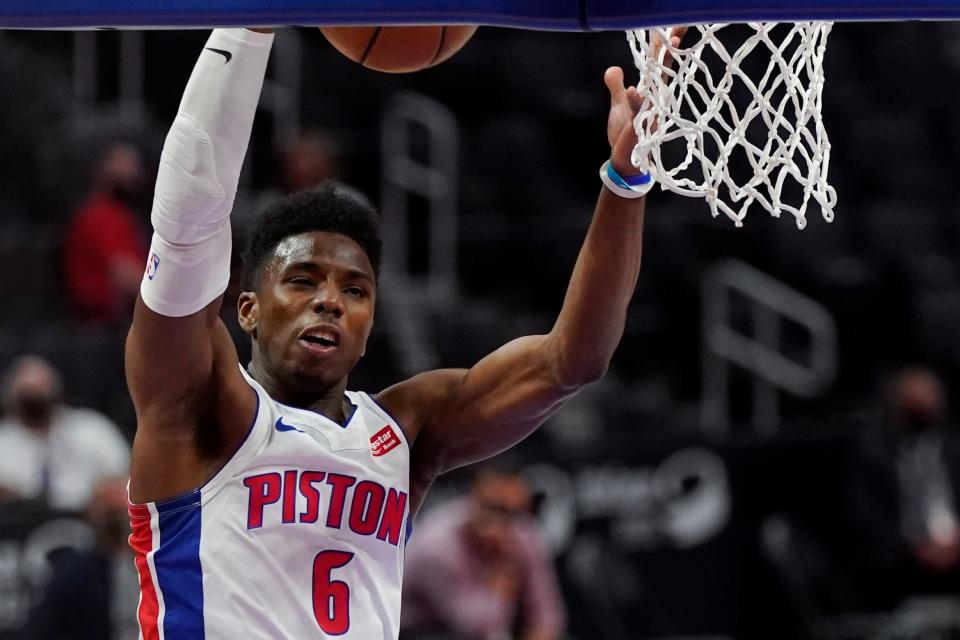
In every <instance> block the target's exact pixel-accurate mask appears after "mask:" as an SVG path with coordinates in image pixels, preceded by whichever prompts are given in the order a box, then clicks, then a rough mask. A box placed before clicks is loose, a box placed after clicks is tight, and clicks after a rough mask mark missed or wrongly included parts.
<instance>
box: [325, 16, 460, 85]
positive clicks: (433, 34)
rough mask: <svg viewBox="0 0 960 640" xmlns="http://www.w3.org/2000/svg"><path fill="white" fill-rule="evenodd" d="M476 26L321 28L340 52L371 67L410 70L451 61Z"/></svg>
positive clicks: (378, 69) (384, 69)
mask: <svg viewBox="0 0 960 640" xmlns="http://www.w3.org/2000/svg"><path fill="white" fill-rule="evenodd" d="M476 30H477V27H476V25H451V26H439V25H438V26H423V27H399V26H398V27H320V31H321V32H322V33H323V35H324V36H326V38H327V40H329V41H330V44H332V45H333V46H334V47H335V48H336V49H337V51H339V52H340V53H342V54H343V55H345V56H347V57H348V58H350V59H351V60H353V61H354V62H359V63H360V64H362V65H363V66H365V67H367V68H368V69H374V70H376V71H384V72H386V73H410V72H411V71H420V70H421V69H427V68H429V67H433V66H436V65H438V64H440V63H441V62H444V61H445V60H448V59H449V58H450V57H451V56H452V55H453V54H455V53H456V52H457V51H459V50H460V49H461V48H463V45H465V44H466V43H467V41H468V40H469V39H470V38H471V37H473V34H474V33H475V32H476Z"/></svg>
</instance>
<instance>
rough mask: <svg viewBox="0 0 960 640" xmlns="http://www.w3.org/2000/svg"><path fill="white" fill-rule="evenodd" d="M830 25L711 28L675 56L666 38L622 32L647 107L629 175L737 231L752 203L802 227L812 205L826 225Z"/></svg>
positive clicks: (832, 200) (829, 208)
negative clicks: (636, 173) (696, 204)
mask: <svg viewBox="0 0 960 640" xmlns="http://www.w3.org/2000/svg"><path fill="white" fill-rule="evenodd" d="M832 26H833V23H831V22H800V23H796V24H787V23H776V22H753V23H748V24H746V25H743V28H744V29H746V30H747V32H746V37H745V38H744V37H743V33H739V32H738V28H739V26H737V25H729V24H717V23H715V24H707V25H700V26H697V27H691V28H690V30H689V32H688V33H687V35H686V37H685V38H684V40H685V42H681V43H680V45H679V46H677V47H673V46H671V45H670V44H669V43H670V38H669V30H668V29H663V28H655V29H650V30H649V31H647V30H642V29H634V30H630V31H628V32H627V40H628V41H629V43H630V48H631V50H632V52H633V59H634V62H635V63H636V65H637V68H638V69H639V70H640V83H639V84H638V85H637V90H638V92H639V94H640V96H641V97H642V98H644V100H645V101H646V104H647V108H645V109H643V110H642V111H641V113H640V114H639V115H638V116H637V118H636V120H635V122H634V125H635V127H636V129H637V134H638V136H639V138H640V142H639V143H638V144H637V147H636V148H635V149H634V153H633V162H634V165H635V166H637V167H638V168H640V169H641V170H642V171H644V172H647V173H651V174H652V175H653V177H654V179H655V180H656V182H657V183H659V184H660V187H661V189H669V190H670V191H673V192H675V193H679V194H681V195H684V196H690V197H698V198H705V199H706V201H707V203H708V205H709V206H710V211H711V213H712V214H713V216H714V217H716V216H718V215H719V214H720V213H723V214H724V215H726V216H727V217H729V218H730V219H731V220H733V221H734V223H735V224H736V226H738V227H739V226H742V225H743V219H744V218H745V217H746V215H747V212H748V210H749V209H750V207H751V205H753V204H755V203H756V204H757V205H759V206H762V207H763V208H764V209H766V210H767V211H769V212H770V213H771V214H772V215H773V216H774V217H780V214H781V212H783V211H788V212H790V213H791V214H793V216H794V218H795V219H796V223H797V227H798V228H800V229H802V228H804V227H805V226H806V223H807V222H806V211H807V206H808V204H809V202H810V200H811V198H812V199H813V200H815V201H816V202H817V203H818V204H819V205H820V208H821V211H822V214H823V217H824V219H825V220H826V221H827V222H830V221H832V220H833V207H834V205H835V204H836V200H837V197H836V191H835V190H834V189H833V187H831V186H830V185H829V184H828V182H827V170H828V168H829V165H830V142H829V140H828V138H827V132H826V130H825V129H824V126H823V118H822V115H821V107H822V92H823V82H824V76H823V55H824V51H825V49H826V44H827V36H828V35H829V34H830V29H831V28H832ZM735 27H738V28H735ZM661 44H662V46H661ZM668 53H669V56H670V58H672V59H673V63H672V64H670V65H669V66H668V65H666V64H664V61H665V56H666V55H667V54H668Z"/></svg>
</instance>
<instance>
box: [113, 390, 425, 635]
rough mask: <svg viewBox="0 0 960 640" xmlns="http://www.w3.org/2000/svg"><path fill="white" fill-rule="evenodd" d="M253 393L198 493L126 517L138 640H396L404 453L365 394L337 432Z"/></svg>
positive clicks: (402, 441) (395, 429) (395, 428)
mask: <svg viewBox="0 0 960 640" xmlns="http://www.w3.org/2000/svg"><path fill="white" fill-rule="evenodd" d="M244 376H245V377H246V378H247V380H248V381H249V383H250V385H251V386H252V387H253V389H254V390H255V391H256V392H257V398H258V402H259V404H258V407H257V415H256V418H255V419H254V421H253V425H252V426H251V427H250V432H249V434H248V435H247V438H246V440H245V441H244V442H243V444H242V445H241V446H240V448H239V449H238V450H237V452H236V454H234V456H233V457H232V458H231V459H230V461H229V462H227V463H226V465H225V466H224V467H223V469H221V470H220V471H219V472H218V473H217V474H216V475H215V476H214V477H213V478H212V479H211V480H210V481H209V482H208V483H207V484H205V485H204V486H203V487H201V488H200V489H197V490H195V491H192V492H191V493H189V494H186V495H183V496H181V497H179V498H175V499H172V500H165V501H162V502H151V503H148V504H144V505H131V507H130V519H131V524H132V528H133V534H132V535H131V538H130V543H131V546H132V547H133V549H134V551H135V552H136V565H137V569H138V571H139V573H140V607H139V610H138V617H139V620H140V629H141V637H142V638H143V639H144V640H198V639H201V638H206V639H209V640H238V639H240V638H243V640H279V639H283V638H291V639H292V638H296V639H297V640H302V639H305V638H333V637H336V638H339V639H346V640H354V639H356V640H379V639H381V638H385V639H391V640H393V639H395V638H396V637H397V635H398V633H399V629H400V585H401V581H402V577H403V552H404V545H405V543H406V532H407V527H408V522H407V520H408V494H409V488H408V482H409V468H410V448H409V443H408V442H407V441H406V436H405V435H404V434H403V431H402V430H401V428H400V425H398V424H397V423H396V422H395V421H394V420H393V419H392V418H391V417H390V416H389V415H388V414H387V413H386V412H385V411H384V410H383V409H382V408H380V407H379V406H378V405H377V404H376V403H375V402H374V401H373V400H372V399H371V398H370V397H369V396H367V395H366V394H364V393H354V392H348V393H347V397H348V399H349V400H350V402H352V403H353V404H354V405H355V407H356V409H355V411H354V413H353V416H352V417H351V418H350V420H349V422H348V423H347V425H346V426H341V425H339V424H337V423H336V422H333V421H331V420H328V419H327V418H325V417H323V416H322V415H320V414H318V413H315V412H312V411H308V410H305V409H298V408H295V407H289V406H286V405H283V404H280V403H279V402H275V401H274V400H273V399H272V398H270V396H268V395H267V393H266V391H264V389H263V387H261V386H260V385H259V384H258V383H257V382H256V381H255V380H253V379H252V378H250V376H248V375H247V373H246V372H244Z"/></svg>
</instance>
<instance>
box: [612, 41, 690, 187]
mask: <svg viewBox="0 0 960 640" xmlns="http://www.w3.org/2000/svg"><path fill="white" fill-rule="evenodd" d="M687 29H688V27H674V28H673V29H671V30H670V31H669V33H670V45H671V46H673V47H678V46H680V41H681V40H682V39H683V36H684V35H685V34H686V33H687ZM661 46H662V44H660V43H659V41H658V42H657V43H655V44H654V51H655V54H656V53H658V52H659V49H660V47H661ZM672 63H673V59H672V58H671V57H670V52H669V50H668V51H667V52H666V53H665V54H664V64H665V65H666V66H670V65H671V64H672ZM603 82H604V83H605V84H606V85H607V89H608V90H609V91H610V115H609V116H608V118H607V141H608V142H609V143H610V163H611V164H612V165H613V168H614V170H615V171H616V172H617V173H619V174H620V175H622V176H632V175H637V173H638V171H637V169H636V168H635V167H634V166H633V162H632V161H631V160H630V156H631V154H632V153H633V148H634V147H635V146H636V144H637V134H636V131H635V130H634V128H633V120H634V118H636V117H637V114H638V113H640V109H642V108H643V99H642V98H641V97H640V94H638V93H637V88H636V87H634V86H632V85H631V86H629V87H625V86H624V84H623V69H621V68H620V67H610V68H609V69H607V70H606V72H605V73H604V74H603Z"/></svg>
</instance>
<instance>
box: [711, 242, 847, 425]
mask: <svg viewBox="0 0 960 640" xmlns="http://www.w3.org/2000/svg"><path fill="white" fill-rule="evenodd" d="M733 294H736V295H739V296H740V297H742V298H743V299H745V300H746V301H747V302H748V303H749V305H750V316H751V320H752V325H753V327H752V328H753V332H752V335H745V334H744V333H741V332H738V331H737V330H736V329H735V328H734V326H733V325H732V324H731V321H732V317H731V308H732V295H733ZM701 300H702V303H703V311H702V313H703V316H702V319H703V322H702V331H703V336H702V337H703V344H702V349H703V354H702V366H703V369H702V383H703V400H702V404H701V415H700V420H701V425H702V426H703V428H704V429H706V430H713V431H718V432H722V433H725V432H726V431H727V430H728V429H729V426H730V417H731V416H730V413H731V412H730V370H731V367H732V366H734V365H736V366H739V367H742V368H743V369H746V370H747V371H748V372H750V373H752V374H753V376H754V377H753V398H752V399H753V406H752V417H751V420H752V424H753V428H754V429H755V430H756V431H757V432H758V433H760V434H762V435H772V434H773V433H775V432H776V430H777V428H778V427H779V422H780V397H779V392H780V391H781V390H782V391H787V392H789V393H792V394H794V395H796V396H799V397H802V398H813V397H817V396H818V395H820V394H821V393H823V392H824V391H825V390H826V389H827V388H828V387H829V385H830V384H831V383H832V382H833V380H834V378H835V376H836V367H837V331H836V325H835V324H834V321H833V317H832V316H831V314H830V312H829V311H828V310H827V309H826V308H825V307H823V306H822V305H821V304H819V303H818V302H816V301H815V300H812V299H811V298H808V297H807V296H805V295H803V294H802V293H800V292H798V291H796V290H794V289H792V288H790V287H788V286H787V285H785V284H783V283H782V282H780V281H778V280H776V279H774V278H772V277H770V276H768V275H767V274H765V273H763V272H761V271H758V270H757V269H754V268H753V267H751V266H749V265H747V264H745V263H743V262H739V261H736V260H728V261H724V262H722V263H720V264H719V265H717V266H716V267H714V268H713V269H712V270H711V271H710V272H709V274H708V275H707V277H706V278H705V280H704V282H703V286H702V288H701ZM784 320H787V321H791V322H793V323H795V324H796V325H798V326H800V327H802V328H804V329H805V330H806V332H807V334H808V335H809V337H810V346H809V364H806V365H805V364H802V363H800V362H798V361H797V360H795V359H793V358H791V357H789V356H788V355H787V354H785V353H784V351H783V346H784V345H783V339H782V338H783V336H782V328H783V321H784Z"/></svg>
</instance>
